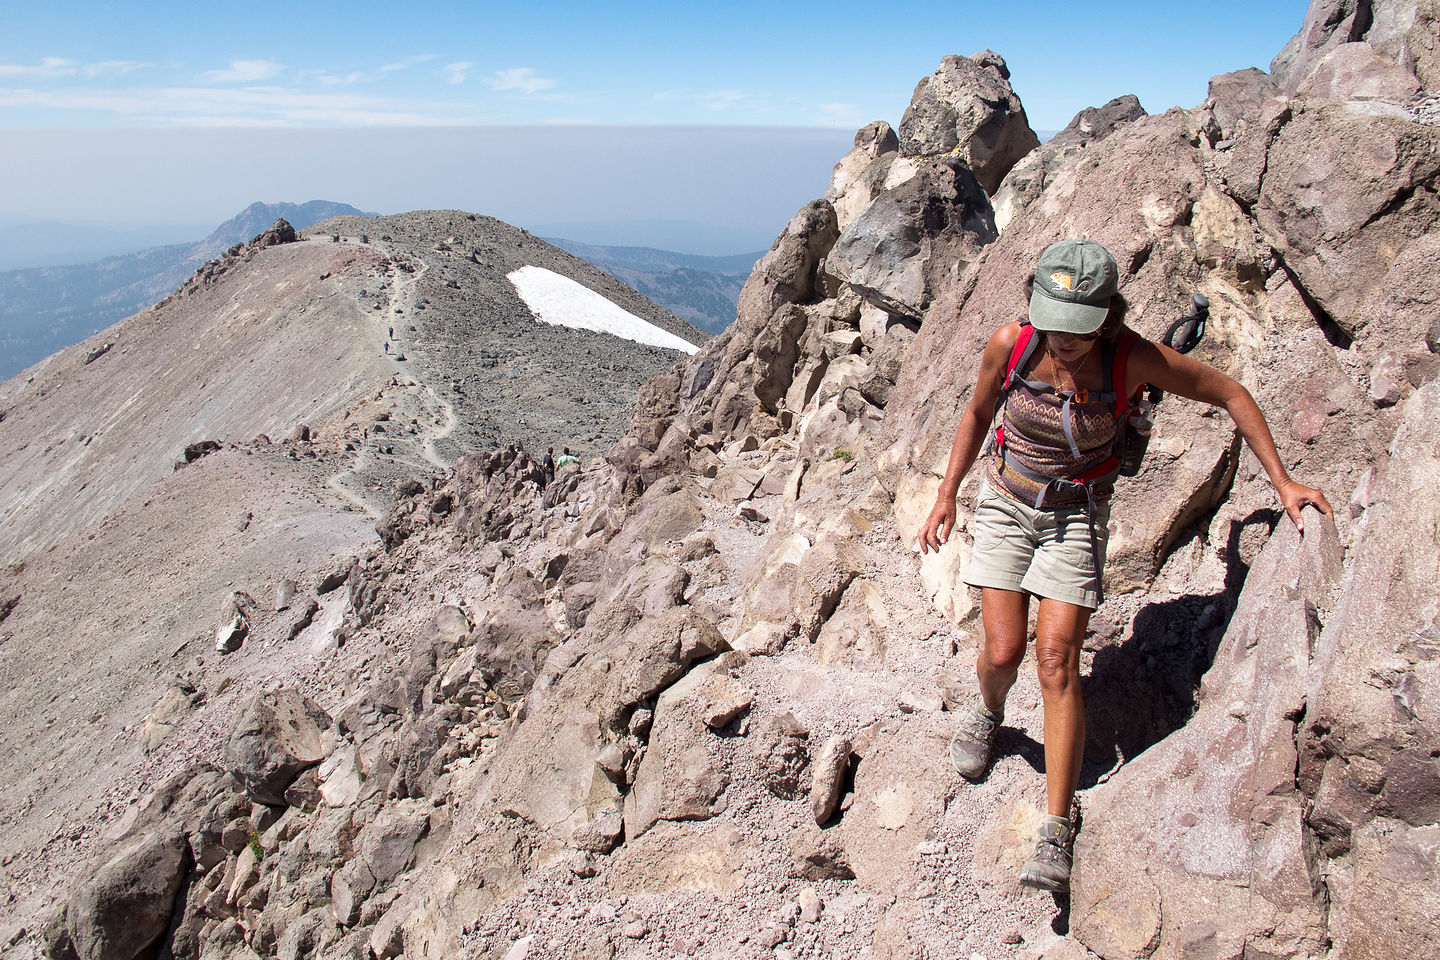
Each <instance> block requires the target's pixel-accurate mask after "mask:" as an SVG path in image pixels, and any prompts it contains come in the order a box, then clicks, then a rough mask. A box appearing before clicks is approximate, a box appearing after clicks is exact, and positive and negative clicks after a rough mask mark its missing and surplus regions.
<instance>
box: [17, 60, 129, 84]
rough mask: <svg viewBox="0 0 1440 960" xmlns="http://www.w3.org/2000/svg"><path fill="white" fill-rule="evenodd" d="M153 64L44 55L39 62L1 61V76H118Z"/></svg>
mask: <svg viewBox="0 0 1440 960" xmlns="http://www.w3.org/2000/svg"><path fill="white" fill-rule="evenodd" d="M149 66H152V64H149V63H141V62H139V61H137V60H102V61H100V62H98V63H77V62H76V61H74V60H68V59H66V58H64V57H43V58H41V60H40V62H39V63H35V64H24V63H0V77H26V78H32V79H44V78H49V77H74V76H84V77H101V76H116V75H123V74H126V73H130V72H132V71H135V70H141V69H143V68H145V67H149Z"/></svg>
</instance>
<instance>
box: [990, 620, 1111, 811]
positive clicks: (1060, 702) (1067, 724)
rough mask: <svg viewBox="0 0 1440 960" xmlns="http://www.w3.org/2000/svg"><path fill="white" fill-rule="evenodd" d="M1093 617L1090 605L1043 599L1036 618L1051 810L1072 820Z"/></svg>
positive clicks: (1081, 753) (1082, 743)
mask: <svg viewBox="0 0 1440 960" xmlns="http://www.w3.org/2000/svg"><path fill="white" fill-rule="evenodd" d="M1089 622H1090V610H1089V609H1087V608H1085V607H1078V606H1076V605H1075V604H1073V603H1062V602H1060V601H1058V600H1049V599H1042V600H1041V601H1040V609H1039V612H1038V613H1037V615H1036V621H1035V662H1036V670H1037V672H1038V673H1039V676H1040V693H1041V695H1042V696H1043V697H1044V701H1045V792H1046V797H1047V800H1048V803H1049V813H1050V814H1051V815H1053V816H1057V817H1066V818H1067V819H1068V818H1069V816H1070V802H1071V800H1072V799H1073V798H1074V796H1075V787H1076V785H1077V784H1079V782H1080V764H1081V761H1082V759H1083V757H1084V754H1085V699H1084V696H1083V695H1082V693H1081V691H1080V649H1081V644H1082V642H1083V641H1084V639H1085V628H1086V626H1087V625H1088V624H1089ZM982 684H983V681H982Z"/></svg>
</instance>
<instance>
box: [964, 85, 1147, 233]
mask: <svg viewBox="0 0 1440 960" xmlns="http://www.w3.org/2000/svg"><path fill="white" fill-rule="evenodd" d="M1143 116H1146V113H1145V109H1144V108H1143V107H1141V106H1140V100H1139V99H1138V98H1137V97H1136V96H1135V95H1134V94H1126V95H1125V96H1123V97H1116V98H1115V99H1114V100H1111V101H1110V102H1109V103H1106V104H1105V105H1104V106H1101V107H1086V108H1085V109H1084V110H1081V111H1080V112H1079V113H1077V114H1075V117H1074V119H1072V120H1071V121H1070V123H1069V124H1067V125H1066V127H1065V129H1064V130H1061V131H1060V132H1059V133H1057V134H1055V136H1053V137H1051V138H1050V139H1049V140H1046V141H1045V143H1044V144H1043V145H1042V146H1041V147H1040V148H1039V149H1038V150H1031V151H1030V152H1029V153H1027V154H1025V156H1024V158H1023V159H1021V160H1020V161H1019V162H1018V163H1016V164H1015V165H1014V166H1013V167H1011V168H1010V172H1009V173H1007V174H1005V179H1004V180H1003V181H1002V182H1001V184H1000V186H999V187H998V188H996V189H995V191H994V196H992V197H991V198H990V200H991V203H992V204H993V205H994V209H995V229H996V230H997V231H998V230H1004V229H1005V228H1006V227H1007V226H1009V224H1010V221H1011V220H1013V219H1014V218H1015V214H1016V212H1017V211H1019V210H1021V209H1023V208H1024V207H1025V206H1027V205H1029V204H1030V202H1031V201H1033V200H1034V199H1035V198H1036V197H1038V196H1039V195H1040V193H1041V192H1042V191H1043V190H1044V189H1045V188H1046V187H1047V186H1049V185H1050V184H1051V183H1053V182H1055V181H1057V180H1059V179H1061V178H1062V177H1064V176H1065V175H1066V172H1067V170H1068V168H1069V167H1071V166H1073V163H1074V162H1076V161H1078V159H1079V157H1080V155H1081V154H1082V153H1083V152H1084V151H1085V148H1086V147H1088V146H1091V145H1092V144H1096V143H1099V142H1100V141H1101V140H1104V139H1105V138H1106V137H1108V136H1109V135H1110V134H1111V133H1112V132H1114V130H1115V128H1116V127H1118V126H1120V125H1121V124H1124V123H1130V122H1132V121H1135V120H1139V119H1140V118H1141V117H1143ZM1067 161H1068V162H1067Z"/></svg>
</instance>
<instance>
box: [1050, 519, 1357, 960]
mask: <svg viewBox="0 0 1440 960" xmlns="http://www.w3.org/2000/svg"><path fill="white" fill-rule="evenodd" d="M1307 521H1308V522H1307V524H1306V532H1305V536H1304V538H1303V540H1302V538H1301V537H1300V536H1299V535H1298V533H1297V532H1296V530H1295V528H1294V526H1293V525H1292V524H1290V522H1289V521H1288V520H1281V521H1280V526H1279V527H1278V528H1277V529H1276V532H1275V534H1274V535H1273V536H1272V538H1271V540H1270V542H1269V543H1268V545H1267V546H1266V547H1265V549H1264V550H1263V551H1262V552H1261V554H1260V556H1259V558H1258V559H1257V561H1256V563H1255V566H1254V567H1253V568H1252V570H1251V572H1250V576H1249V578H1248V579H1247V581H1246V585H1245V591H1244V593H1243V594H1242V595H1241V598H1240V606H1239V608H1238V609H1237V610H1236V612H1235V614H1234V617H1233V618H1232V619H1231V621H1230V627H1229V629H1228V631H1227V632H1226V634H1225V638H1224V640H1223V641H1222V643H1221V645H1220V649H1219V651H1218V652H1217V653H1216V656H1215V664H1214V666H1213V667H1212V668H1211V670H1210V671H1209V673H1207V674H1206V676H1205V681H1204V684H1203V686H1202V689H1201V693H1200V702H1199V707H1198V709H1197V711H1196V713H1195V716H1194V717H1193V718H1191V720H1190V721H1189V723H1187V724H1186V725H1185V726H1184V727H1183V728H1182V729H1181V730H1180V731H1178V732H1177V733H1175V734H1174V735H1172V736H1170V737H1169V738H1167V739H1166V740H1164V741H1163V742H1162V743H1160V744H1159V745H1157V746H1156V747H1154V748H1152V749H1150V750H1149V751H1147V752H1146V753H1144V754H1143V755H1141V757H1140V758H1138V759H1136V760H1135V761H1133V762H1131V763H1129V764H1127V765H1125V766H1124V767H1122V768H1121V769H1120V771H1119V773H1118V774H1117V775H1116V776H1115V777H1114V778H1113V779H1112V780H1110V781H1109V782H1108V783H1106V784H1104V785H1102V786H1099V787H1097V788H1096V789H1094V790H1093V791H1091V792H1090V793H1089V795H1088V797H1087V800H1086V805H1085V810H1086V812H1085V829H1084V830H1083V831H1081V833H1080V835H1079V837H1078V838H1077V840H1076V847H1075V857H1076V868H1075V874H1074V880H1073V884H1072V898H1071V909H1072V911H1073V913H1072V923H1073V924H1074V928H1073V929H1074V931H1075V934H1076V936H1078V937H1079V938H1080V940H1081V941H1082V942H1083V943H1084V944H1085V945H1086V946H1087V947H1089V948H1090V949H1091V950H1092V951H1094V952H1095V953H1098V954H1099V955H1101V956H1103V957H1105V958H1107V960H1121V958H1140V957H1147V956H1152V955H1153V956H1157V957H1180V956H1188V955H1191V954H1190V953H1189V952H1188V951H1193V950H1194V949H1196V945H1197V944H1199V943H1209V944H1211V945H1212V949H1214V950H1216V951H1217V952H1216V953H1215V955H1216V956H1238V955H1239V954H1240V952H1241V951H1242V949H1262V950H1264V951H1265V953H1266V955H1269V956H1296V955H1303V954H1305V953H1313V952H1318V951H1320V950H1322V949H1323V944H1324V942H1325V916H1324V912H1323V911H1322V910H1321V909H1320V906H1319V902H1320V901H1319V897H1318V895H1317V894H1318V891H1317V889H1316V888H1315V884H1314V881H1312V879H1311V871H1310V866H1311V865H1310V862H1309V859H1308V851H1307V849H1306V841H1305V826H1304V819H1305V806H1306V797H1305V796H1304V794H1303V793H1302V792H1301V790H1300V789H1299V786H1298V785H1297V784H1296V782H1295V768H1296V760H1297V755H1296V724H1297V721H1298V719H1299V718H1300V717H1301V716H1303V715H1304V712H1305V698H1306V689H1307V682H1308V672H1309V669H1308V667H1309V663H1310V649H1311V645H1312V644H1313V642H1314V640H1315V638H1316V635H1317V634H1318V632H1319V617H1320V616H1322V615H1323V612H1324V611H1326V610H1328V608H1329V607H1330V604H1331V602H1332V601H1331V598H1332V595H1333V591H1334V588H1335V587H1336V585H1337V584H1338V582H1339V578H1340V574H1341V563H1340V560H1341V549H1340V544H1339V541H1338V539H1337V537H1336V533H1335V527H1334V525H1333V524H1332V523H1330V522H1329V521H1327V520H1326V519H1325V518H1324V517H1322V516H1321V515H1319V514H1318V513H1316V512H1314V511H1310V512H1309V513H1308V514H1307ZM1136 863H1143V864H1145V868H1144V869H1143V870H1136V869H1132V868H1127V867H1126V866H1125V865H1126V864H1129V865H1131V867H1133V865H1134V864H1136Z"/></svg>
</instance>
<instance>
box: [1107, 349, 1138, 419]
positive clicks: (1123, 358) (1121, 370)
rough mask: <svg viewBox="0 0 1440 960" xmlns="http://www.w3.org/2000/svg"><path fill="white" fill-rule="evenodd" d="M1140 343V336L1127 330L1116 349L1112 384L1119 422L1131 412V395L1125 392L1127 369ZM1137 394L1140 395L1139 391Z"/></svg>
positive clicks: (1116, 417) (1116, 416)
mask: <svg viewBox="0 0 1440 960" xmlns="http://www.w3.org/2000/svg"><path fill="white" fill-rule="evenodd" d="M1139 342H1140V334H1138V333H1136V332H1135V331H1134V330H1126V331H1125V332H1124V333H1122V334H1120V342H1119V344H1117V345H1116V348H1115V360H1114V363H1113V365H1112V366H1111V368H1110V382H1111V383H1112V384H1114V386H1113V388H1112V389H1113V390H1114V391H1115V420H1116V421H1117V422H1118V421H1120V420H1123V419H1124V418H1125V415H1126V414H1128V413H1129V412H1130V394H1128V393H1126V392H1125V382H1126V381H1125V368H1126V366H1127V365H1128V364H1129V362H1130V351H1131V349H1132V348H1134V346H1135V344H1137V343H1139ZM1135 392H1136V394H1137V395H1138V394H1139V392H1140V391H1139V390H1138V389H1137V390H1136V391H1135Z"/></svg>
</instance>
